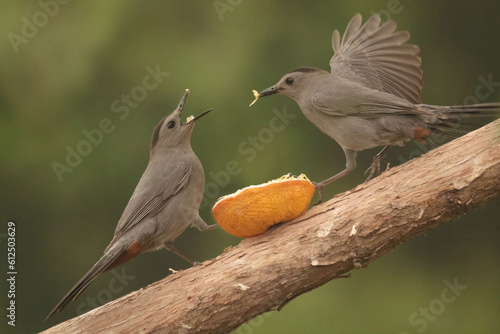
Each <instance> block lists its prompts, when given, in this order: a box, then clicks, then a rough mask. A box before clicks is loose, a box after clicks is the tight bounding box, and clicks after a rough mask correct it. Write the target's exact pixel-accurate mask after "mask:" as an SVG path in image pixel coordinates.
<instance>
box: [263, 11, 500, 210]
mask: <svg viewBox="0 0 500 334" xmlns="http://www.w3.org/2000/svg"><path fill="white" fill-rule="evenodd" d="M361 23H362V19H361V15H360V14H356V15H355V16H354V17H353V18H352V19H351V21H350V22H349V24H348V25H347V28H346V30H345V33H344V37H343V39H342V41H341V39H340V34H339V32H338V31H337V30H335V31H334V32H333V37H332V44H333V50H334V51H335V54H334V56H333V57H332V59H331V60H330V67H331V73H330V72H327V71H323V70H320V69H317V68H312V67H302V68H299V69H296V70H294V71H292V72H290V73H288V74H286V75H285V76H284V77H283V78H281V80H280V81H279V82H278V83H277V84H276V85H274V86H272V87H269V88H268V89H265V90H263V91H262V92H260V93H258V94H257V92H254V94H255V95H256V97H263V96H268V95H273V94H283V95H286V96H289V97H291V98H292V99H294V100H295V101H296V102H297V104H298V105H299V107H300V109H302V112H303V113H304V115H305V116H306V117H307V118H308V119H309V120H310V121H311V122H312V123H313V124H314V125H316V126H317V127H318V128H319V129H320V130H321V131H323V132H324V133H326V134H327V135H328V136H330V137H331V138H333V139H334V140H335V141H337V142H338V143H339V144H340V146H341V147H342V148H343V150H344V153H345V156H346V161H347V162H346V169H345V170H343V171H342V172H340V173H338V174H336V175H334V176H332V177H330V178H328V179H326V180H324V181H322V182H319V183H315V186H316V188H317V189H318V193H319V194H318V197H319V198H318V203H319V202H321V201H322V189H323V187H324V186H326V185H327V184H329V183H331V182H333V181H335V180H337V179H338V178H340V177H343V176H345V175H346V174H348V173H349V172H350V171H352V170H353V169H354V168H355V167H356V152H358V151H363V150H366V149H369V148H372V147H376V146H385V147H384V149H383V150H382V151H381V152H380V153H379V154H377V155H376V156H375V158H374V161H373V164H372V165H371V167H370V168H369V169H368V170H367V172H370V176H369V178H370V177H371V176H372V175H373V173H374V172H375V171H376V170H379V168H380V167H379V166H380V157H381V156H382V154H383V153H384V152H385V150H387V148H388V147H389V146H391V145H403V144H404V143H405V142H407V141H409V140H411V139H415V140H417V141H421V142H422V141H425V140H430V139H429V138H428V137H429V135H430V134H431V133H432V132H435V133H440V134H443V135H453V134H456V133H457V132H458V129H457V126H458V124H460V123H461V122H462V118H463V117H466V116H484V115H492V113H494V112H498V111H500V103H485V104H475V105H468V106H449V107H447V106H434V105H427V104H421V99H420V94H421V90H422V70H421V69H420V63H421V60H420V58H419V57H418V56H417V54H418V52H419V48H418V46H416V45H410V44H405V42H406V41H408V39H409V38H410V34H409V33H408V32H407V31H398V32H395V30H396V23H395V22H394V21H387V22H385V23H384V24H382V25H380V16H379V15H377V14H375V15H372V16H371V17H370V18H369V19H368V21H366V23H365V24H364V25H363V26H361Z"/></svg>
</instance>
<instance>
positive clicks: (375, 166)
mask: <svg viewBox="0 0 500 334" xmlns="http://www.w3.org/2000/svg"><path fill="white" fill-rule="evenodd" d="M380 160H382V155H379V154H377V155H376V156H374V157H373V162H372V164H371V166H370V167H368V169H367V170H366V171H365V175H367V174H368V177H367V178H366V180H365V182H367V181H369V180H370V179H371V178H372V177H373V176H374V175H380Z"/></svg>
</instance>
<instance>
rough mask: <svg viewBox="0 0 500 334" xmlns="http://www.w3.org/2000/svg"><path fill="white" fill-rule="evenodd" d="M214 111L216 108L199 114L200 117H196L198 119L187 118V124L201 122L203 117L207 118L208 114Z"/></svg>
mask: <svg viewBox="0 0 500 334" xmlns="http://www.w3.org/2000/svg"><path fill="white" fill-rule="evenodd" d="M212 110H214V108H210V109H208V110H207V111H205V112H202V113H201V114H199V115H198V116H196V117H193V116H189V117H188V118H187V122H186V123H187V124H190V123H194V122H196V121H197V120H199V119H200V118H202V117H203V116H205V115H206V114H208V113H209V112H211V111H212Z"/></svg>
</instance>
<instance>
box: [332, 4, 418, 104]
mask: <svg viewBox="0 0 500 334" xmlns="http://www.w3.org/2000/svg"><path fill="white" fill-rule="evenodd" d="M361 23H362V18H361V15H360V14H356V15H355V16H354V17H353V18H352V19H351V21H350V22H349V24H348V25H347V28H346V31H345V33H344V37H343V38H342V39H341V37H340V33H339V32H338V30H335V31H334V32H333V35H332V46H333V50H334V52H335V54H334V55H333V57H332V59H331V60H330V67H331V73H332V74H333V75H338V76H339V77H341V78H344V79H347V80H350V81H352V82H355V83H358V84H361V85H363V86H365V87H368V88H371V89H375V90H378V91H382V92H386V93H391V94H394V95H396V96H398V97H400V98H403V99H405V100H407V101H409V102H411V103H415V104H417V103H421V98H420V95H421V92H422V70H421V69H420V65H421V59H420V57H418V53H419V48H418V46H416V45H412V44H405V43H406V42H407V41H408V40H409V39H410V34H409V33H408V32H407V31H396V28H397V25H396V23H395V22H394V21H392V20H390V21H387V22H385V23H383V24H382V25H380V16H379V15H377V14H374V15H372V16H371V17H370V18H369V19H368V20H367V21H366V22H365V24H364V25H361Z"/></svg>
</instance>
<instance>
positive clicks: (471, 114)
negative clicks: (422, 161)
mask: <svg viewBox="0 0 500 334" xmlns="http://www.w3.org/2000/svg"><path fill="white" fill-rule="evenodd" d="M418 109H419V110H420V111H423V112H424V113H426V114H427V115H424V116H423V117H424V119H425V120H426V122H427V123H428V125H429V127H430V129H431V130H432V131H434V132H436V133H438V134H440V135H443V136H446V137H450V138H456V137H457V136H460V135H463V134H465V133H467V132H470V131H471V130H472V129H474V128H477V127H479V126H481V124H480V123H481V122H477V121H475V120H476V119H477V118H480V117H500V103H497V102H492V103H481V104H471V105H466V106H461V105H457V106H434V105H429V104H419V105H418ZM471 118H473V119H474V120H472V119H471Z"/></svg>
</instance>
